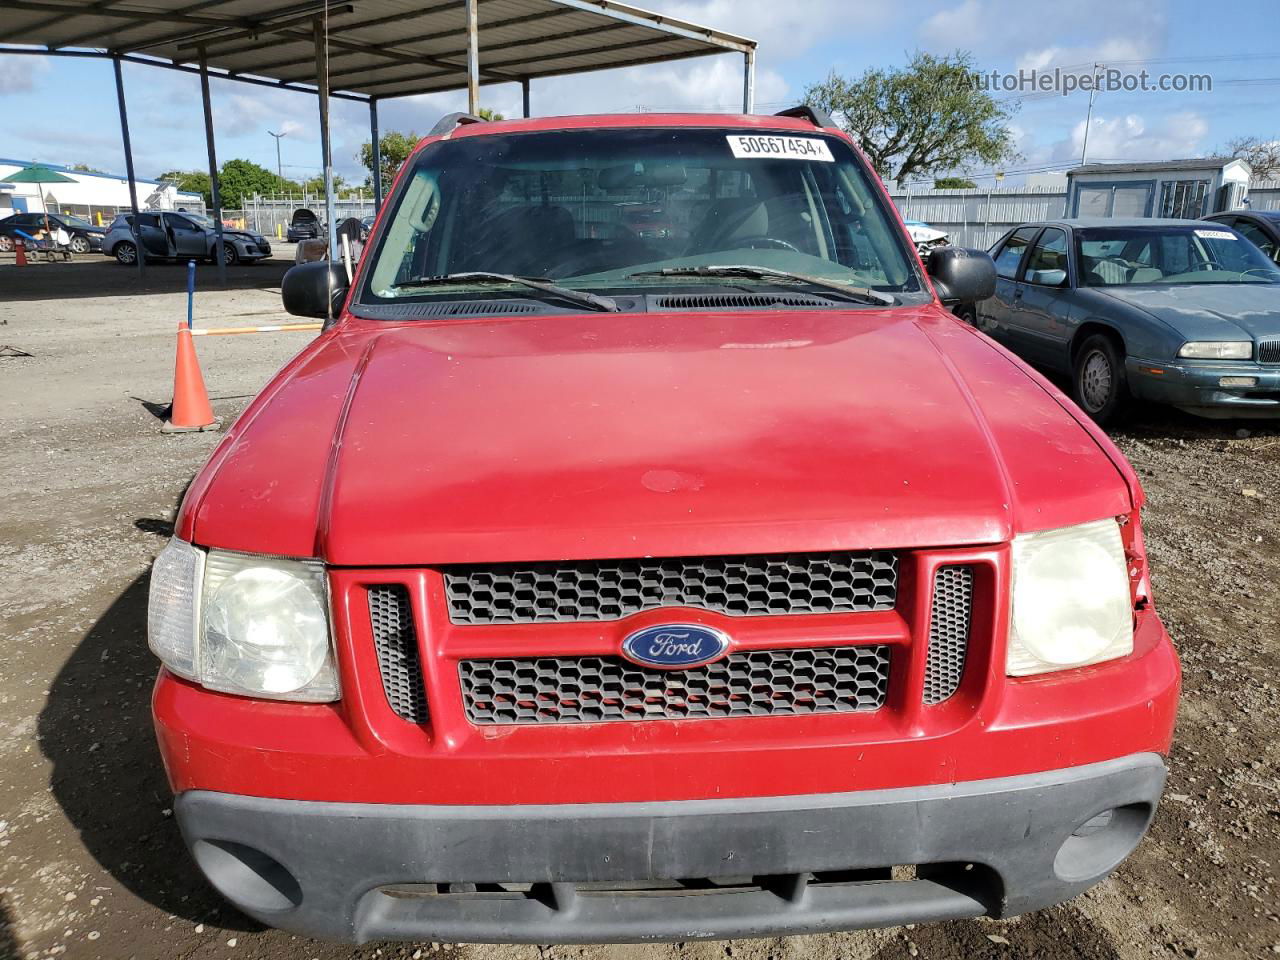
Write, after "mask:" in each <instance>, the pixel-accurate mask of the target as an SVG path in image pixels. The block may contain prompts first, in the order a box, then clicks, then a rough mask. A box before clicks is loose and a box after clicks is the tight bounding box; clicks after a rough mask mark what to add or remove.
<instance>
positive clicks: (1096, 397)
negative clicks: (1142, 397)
mask: <svg viewBox="0 0 1280 960" xmlns="http://www.w3.org/2000/svg"><path fill="white" fill-rule="evenodd" d="M1071 386H1072V393H1073V394H1074V395H1075V401H1076V403H1078V404H1079V405H1080V409H1082V410H1083V411H1084V412H1085V413H1087V414H1088V415H1089V416H1090V417H1092V418H1093V419H1094V421H1095V422H1097V423H1100V424H1101V423H1107V422H1109V421H1111V420H1114V419H1116V417H1118V416H1119V415H1120V413H1121V412H1122V411H1123V410H1124V407H1125V405H1126V404H1127V403H1128V400H1129V384H1128V382H1127V381H1126V379H1125V372H1124V357H1123V356H1122V355H1121V352H1120V349H1119V347H1118V345H1117V344H1116V342H1115V340H1113V339H1112V338H1111V337H1108V336H1106V335H1105V334H1101V333H1095V334H1094V335H1093V336H1091V337H1089V338H1087V339H1086V340H1085V341H1084V343H1082V344H1080V349H1079V350H1078V351H1076V358H1075V364H1074V368H1073V371H1072V377H1071Z"/></svg>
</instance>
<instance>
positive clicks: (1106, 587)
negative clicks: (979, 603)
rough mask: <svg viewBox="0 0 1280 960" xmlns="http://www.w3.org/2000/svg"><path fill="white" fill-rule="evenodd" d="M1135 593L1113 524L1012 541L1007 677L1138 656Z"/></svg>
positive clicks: (1116, 526) (1048, 532) (1117, 528)
mask: <svg viewBox="0 0 1280 960" xmlns="http://www.w3.org/2000/svg"><path fill="white" fill-rule="evenodd" d="M1129 589H1130V588H1129V571H1128V564H1127V562H1126V560H1125V555H1124V544H1123V543H1122V542H1121V539H1120V526H1119V524H1118V523H1117V522H1116V521H1115V520H1113V519H1107V520H1098V521H1095V522H1093V523H1085V524H1081V525H1080V526H1076V527H1064V528H1062V529H1059V530H1046V531H1044V532H1043V533H1031V534H1026V535H1024V536H1020V537H1016V538H1014V541H1013V617H1012V625H1011V629H1010V631H1009V651H1008V660H1007V672H1008V674H1009V675H1010V676H1014V677H1021V676H1026V675H1028V674H1033V673H1048V672H1051V671H1054V670H1068V669H1071V668H1072V667H1083V666H1085V665H1087V664H1090V663H1098V662H1100V661H1103V660H1112V659H1115V658H1116V657H1123V656H1126V655H1128V654H1130V653H1132V652H1133V602H1132V599H1131V595H1130V592H1129Z"/></svg>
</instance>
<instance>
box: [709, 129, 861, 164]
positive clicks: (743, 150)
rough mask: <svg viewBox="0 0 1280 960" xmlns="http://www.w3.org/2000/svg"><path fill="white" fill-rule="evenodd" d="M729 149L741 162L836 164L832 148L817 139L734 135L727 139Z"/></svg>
mask: <svg viewBox="0 0 1280 960" xmlns="http://www.w3.org/2000/svg"><path fill="white" fill-rule="evenodd" d="M725 139H727V140H728V141H729V149H730V150H732V151H733V155H734V156H735V157H737V158H738V159H739V160H751V159H755V158H757V157H772V158H775V159H778V160H821V161H822V162H823V163H835V159H836V158H835V157H833V156H831V148H830V147H828V146H827V143H826V141H825V140H819V139H818V138H816V137H760V136H755V135H754V134H733V135H731V136H729V137H726V138H725Z"/></svg>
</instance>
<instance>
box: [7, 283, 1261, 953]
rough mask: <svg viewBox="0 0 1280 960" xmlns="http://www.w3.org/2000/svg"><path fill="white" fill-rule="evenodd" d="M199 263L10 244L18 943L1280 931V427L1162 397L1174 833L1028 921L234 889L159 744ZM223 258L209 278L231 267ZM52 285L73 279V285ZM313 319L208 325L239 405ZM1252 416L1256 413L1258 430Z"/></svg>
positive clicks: (160, 948) (12, 860)
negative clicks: (754, 924) (690, 931)
mask: <svg viewBox="0 0 1280 960" xmlns="http://www.w3.org/2000/svg"><path fill="white" fill-rule="evenodd" d="M281 269H282V266H281V265H280V264H279V263H277V264H274V265H273V264H263V265H259V266H254V267H239V268H236V269H234V270H233V271H232V273H231V284H230V288H229V289H227V290H226V291H219V292H216V293H213V292H202V293H201V294H200V297H199V300H198V307H197V323H198V324H199V325H215V324H216V325H227V324H244V325H252V324H260V323H268V322H273V321H274V320H276V319H279V318H280V317H281V314H280V313H279V309H278V304H279V296H278V283H279V277H280V274H281ZM183 273H184V271H183V269H182V268H181V267H159V266H158V267H156V268H154V269H153V270H151V271H149V279H148V282H147V288H146V290H147V292H146V293H145V294H142V295H140V294H139V293H138V292H137V287H136V284H135V281H134V280H133V279H132V276H131V271H126V270H124V269H123V268H117V267H115V266H114V265H112V264H110V263H107V262H105V261H100V260H87V261H83V262H79V263H76V264H73V265H70V266H59V265H52V266H40V267H37V268H33V269H31V270H28V271H17V270H16V269H15V268H13V267H12V266H11V265H10V264H9V263H6V262H0V322H3V321H6V320H7V322H8V324H7V326H4V325H0V347H6V346H7V347H11V348H15V349H16V351H20V352H22V353H25V354H27V355H25V356H24V355H20V354H15V353H13V351H9V350H0V450H2V451H3V456H2V457H0V497H2V498H3V499H0V624H3V645H0V957H3V956H8V955H12V956H15V957H31V958H35V957H55V956H65V957H67V958H90V957H102V958H123V957H138V958H157V960H160V958H171V957H184V958H213V957H232V958H269V960H283V958H295V957H296V958H303V960H307V958H313V957H314V958H339V957H360V958H373V957H387V958H391V957H419V958H421V957H442V958H443V957H451V956H457V957H461V958H466V960H480V958H486V960H488V958H501V960H534V958H538V960H569V958H585V960H602V958H609V960H659V958H662V960H674V958H690V960H692V958H698V960H703V958H707V960H710V958H722V957H735V958H741V960H766V958H769V960H783V958H787V960H791V958H796V960H798V958H815V960H837V958H840V960H859V958H867V960H869V958H876V960H896V958H907V957H917V956H918V957H925V958H938V960H944V958H945V960H950V958H956V960H959V958H966V960H969V958H972V960H985V958H997V957H1035V958H1067V957H1079V958H1088V960H1095V958H1097V960H1106V958H1126V960H1127V958H1139V957H1144V958H1145V957H1199V958H1218V957H1221V958H1233V960H1234V958H1244V957H1274V956H1276V955H1278V954H1280V916H1278V914H1277V911H1280V887H1278V884H1277V871H1278V870H1280V793H1278V789H1277V788H1278V785H1280V746H1278V745H1277V737H1276V730H1277V728H1280V627H1278V625H1277V620H1278V619H1280V597H1278V596H1277V593H1278V591H1277V583H1278V582H1280V510H1278V507H1277V504H1278V502H1280V430H1278V429H1277V428H1276V427H1259V426H1258V425H1256V424H1242V423H1204V422H1198V421H1193V420H1190V419H1188V418H1184V417H1181V416H1178V415H1175V414H1172V413H1169V412H1165V411H1158V410H1156V411H1143V412H1141V413H1140V414H1139V416H1138V417H1137V418H1136V419H1135V421H1134V422H1133V423H1131V424H1130V425H1128V426H1126V427H1125V428H1124V429H1122V430H1119V431H1118V432H1117V434H1118V439H1119V441H1120V444H1121V445H1122V446H1123V447H1124V449H1125V452H1126V453H1127V454H1128V455H1129V456H1130V458H1131V459H1132V460H1133V462H1134V464H1135V465H1136V466H1137V468H1138V470H1139V471H1140V472H1141V474H1142V477H1143V480H1144V482H1145V484H1146V486H1147V490H1148V493H1149V496H1150V505H1149V507H1148V509H1147V516H1146V522H1147V536H1148V542H1149V544H1150V547H1151V552H1152V557H1153V561H1154V567H1155V586H1156V591H1157V599H1158V602H1159V605H1160V608H1161V610H1162V611H1163V614H1164V616H1165V619H1166V620H1167V622H1168V625H1169V628H1170V630H1171V632H1172V633H1173V635H1174V637H1175V638H1176V640H1177V641H1178V644H1179V646H1180V649H1181V652H1182V657H1183V663H1184V666H1185V671H1186V678H1185V684H1186V686H1185V696H1184V699H1183V704H1182V712H1181V718H1180V727H1179V730H1178V735H1177V740H1176V744H1175V749H1174V754H1173V758H1172V768H1173V772H1172V778H1171V781H1170V783H1169V788H1168V792H1167V794H1166V798H1165V802H1164V803H1163V805H1162V807H1161V810H1160V814H1159V817H1158V819H1157V822H1156V825H1155V829H1154V832H1153V834H1152V836H1151V837H1150V838H1149V839H1148V840H1147V841H1146V842H1145V843H1144V844H1143V845H1142V846H1141V847H1140V849H1139V851H1138V853H1137V854H1136V855H1135V856H1134V857H1133V858H1132V859H1131V860H1130V861H1129V862H1128V863H1127V864H1126V865H1125V866H1124V867H1123V868H1122V869H1121V870H1120V871H1119V873H1118V874H1117V875H1116V876H1115V877H1113V878H1112V879H1110V880H1108V881H1107V882H1105V883H1103V884H1102V885H1100V886H1099V887H1097V888H1095V889H1094V890H1093V891H1091V892H1090V893H1089V894H1088V895H1086V896H1085V897H1081V898H1079V899H1077V900H1076V901H1074V902H1072V903H1069V904H1066V905H1064V906H1061V907H1059V908H1057V909H1054V910H1050V911H1046V912H1043V913H1040V914H1037V915H1033V916H1029V917H1026V918H1023V919H1019V920H1014V921H1010V922H1005V923H995V922H987V921H979V922H957V923H949V924H942V925H937V926H933V927H927V928H926V927H920V928H916V929H896V930H887V931H878V932H874V933H858V934H850V935H840V936H825V937H807V938H795V939H791V940H761V941H743V942H735V943H707V944H694V943H691V944H680V945H669V946H647V947H626V948H577V947H570V948H563V947H554V948H498V947H481V946H474V947H470V946H468V947H458V948H454V947H433V946H431V945H428V944H419V945H387V944H382V945H369V946H366V947H363V948H359V949H353V948H350V947H344V946H338V945H333V944H322V943H315V942H311V941H307V940H303V939H300V938H294V937H291V936H289V935H288V934H284V933H280V932H278V931H273V930H263V929H261V928H260V927H258V926H256V925H255V924H253V923H251V922H249V921H247V920H246V919H245V918H244V917H243V916H241V915H240V914H238V913H237V912H236V911H235V910H233V909H231V908H229V907H226V906H224V905H223V904H222V903H221V902H220V901H219V900H218V898H217V897H216V896H215V895H214V894H213V893H212V892H211V891H210V890H209V889H208V888H207V887H206V886H205V885H204V883H203V882H202V881H201V880H200V879H199V878H198V877H197V876H196V874H195V872H194V868H193V867H192V866H191V865H190V864H189V863H188V861H187V858H186V854H185V852H184V850H183V849H182V846H181V843H180V841H179V839H178V835H177V830H176V828H175V826H174V824H173V821H172V819H171V815H170V813H171V812H170V797H169V794H168V791H167V788H166V785H165V782H164V777H163V774H162V772H161V770H160V765H159V762H158V757H157V754H156V750H155V746H154V743H153V741H152V736H151V730H150V723H149V718H148V712H147V696H148V691H149V687H150V683H151V680H152V678H153V676H154V673H155V664H154V662H153V661H152V659H151V658H150V656H149V655H148V653H147V651H146V649H145V641H144V623H145V613H146V577H147V569H148V566H149V563H150V561H151V559H152V557H154V555H155V554H156V552H157V551H158V550H159V548H160V546H161V545H162V544H163V542H164V538H165V537H166V536H168V534H169V531H170V526H171V520H172V517H173V511H174V505H175V500H176V498H177V497H178V495H179V493H180V491H181V490H182V489H183V486H184V484H185V483H186V482H187V480H188V479H189V478H190V477H191V475H192V473H193V472H194V471H195V470H196V469H197V468H198V467H199V465H200V464H201V462H202V461H203V460H204V458H205V457H206V456H207V455H208V453H209V451H210V450H211V449H212V447H213V445H214V443H215V442H216V440H217V437H216V435H210V434H202V435H189V436H183V437H164V436H161V435H160V433H159V432H158V430H157V428H158V426H159V421H158V420H157V419H156V416H155V415H154V411H155V410H157V409H159V408H161V407H163V405H164V404H165V402H166V401H167V399H168V397H169V395H170V391H171V377H172V364H173V328H174V324H175V322H176V321H177V320H178V319H179V318H180V317H181V316H183V315H184V312H185V297H184V295H183V294H182V293H181V292H180V291H181V289H182V284H183ZM212 280H213V273H212V270H211V269H210V268H208V267H204V268H201V271H200V283H201V286H202V287H209V288H212V287H213V286H214V284H213V282H212ZM53 296H57V297H60V299H52V297H53ZM305 336H306V335H305V334H279V335H271V336H255V337H248V336H245V337H221V338H204V339H202V340H200V341H198V349H199V351H200V356H201V361H202V363H203V366H204V370H205V376H206V379H207V381H208V384H209V389H210V392H211V394H212V396H213V398H214V406H215V408H216V409H217V410H218V412H219V413H220V414H221V415H223V416H224V417H228V418H229V417H234V416H235V415H236V414H237V413H238V412H239V411H240V410H242V409H243V407H244V405H245V404H246V403H247V402H248V399H249V398H250V396H251V395H252V394H253V393H254V392H255V391H257V390H258V388H259V387H260V386H261V385H262V384H263V382H264V381H265V380H266V379H267V377H268V376H269V375H270V373H271V372H272V371H273V370H275V369H276V368H277V366H279V364H280V363H281V362H282V361H284V360H285V359H286V358H287V357H288V356H289V355H290V354H291V353H293V352H294V351H295V350H297V349H298V348H299V347H300V346H301V345H302V343H303V342H304V341H303V338H304V337H305ZM1246 431H1247V432H1246Z"/></svg>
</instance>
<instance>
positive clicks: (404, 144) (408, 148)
mask: <svg viewBox="0 0 1280 960" xmlns="http://www.w3.org/2000/svg"><path fill="white" fill-rule="evenodd" d="M419 139H421V138H420V137H419V136H418V135H417V134H416V133H412V132H410V133H401V132H400V131H398V130H390V131H388V132H387V133H384V134H383V135H382V136H380V137H379V138H378V149H379V150H380V151H381V153H382V189H383V190H387V189H389V188H390V186H391V181H392V180H393V179H395V175H396V174H397V173H398V172H399V170H400V165H401V164H403V163H404V162H405V160H407V159H408V158H409V154H411V153H413V148H414V147H416V146H417V145H418V140H419ZM360 162H361V163H362V164H364V168H365V169H366V170H368V171H369V176H368V177H366V178H365V181H364V182H365V186H367V187H371V186H372V185H373V141H371V140H366V141H365V142H364V143H362V144H361V145H360Z"/></svg>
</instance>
